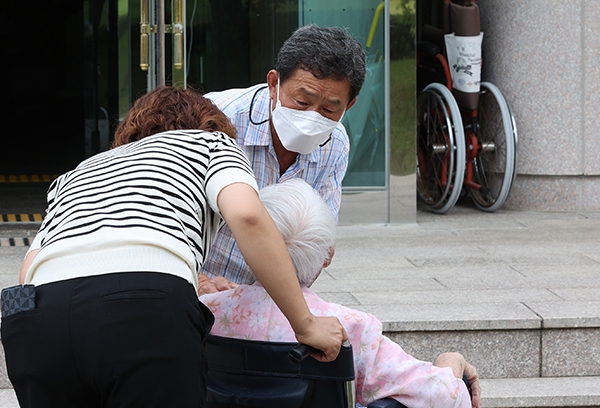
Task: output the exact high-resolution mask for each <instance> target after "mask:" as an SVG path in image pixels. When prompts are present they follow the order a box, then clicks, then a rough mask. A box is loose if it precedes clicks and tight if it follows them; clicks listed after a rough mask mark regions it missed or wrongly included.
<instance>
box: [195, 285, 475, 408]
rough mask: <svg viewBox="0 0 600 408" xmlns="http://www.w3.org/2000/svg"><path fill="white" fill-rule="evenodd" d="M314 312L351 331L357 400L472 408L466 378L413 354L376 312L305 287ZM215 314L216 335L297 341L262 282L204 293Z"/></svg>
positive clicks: (416, 407)
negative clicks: (395, 339)
mask: <svg viewBox="0 0 600 408" xmlns="http://www.w3.org/2000/svg"><path fill="white" fill-rule="evenodd" d="M302 291H303V293H304V297H305V299H306V302H307V304H308V306H309V308H310V310H311V311H312V313H313V314H314V315H317V316H336V317H338V318H339V320H340V322H341V323H342V325H343V326H344V328H345V329H346V332H347V333H348V337H349V339H350V342H351V343H352V349H353V352H354V367H355V370H356V381H355V383H356V399H357V401H358V402H359V403H360V404H363V405H368V404H369V403H371V402H373V401H375V400H377V399H381V398H386V397H391V398H394V399H396V400H397V401H399V402H400V403H402V404H404V405H406V406H407V407H409V408H470V407H471V400H470V397H469V393H468V391H467V388H466V386H465V384H464V382H463V381H462V380H461V379H458V378H456V377H454V375H453V373H452V370H451V369H450V368H449V367H444V368H440V367H436V366H434V365H433V364H432V363H429V362H425V361H420V360H417V359H415V358H414V357H412V356H410V355H409V354H407V353H406V352H405V351H404V350H403V349H402V347H400V346H399V345H398V344H396V343H394V342H393V341H391V340H390V339H388V338H387V337H385V336H384V335H383V334H382V324H381V322H380V321H379V320H378V319H377V318H375V317H374V316H373V315H371V314H368V313H364V312H360V311H357V310H354V309H350V308H348V307H345V306H342V305H338V304H335V303H329V302H326V301H325V300H323V299H321V298H320V297H319V296H317V295H316V294H315V293H314V292H313V291H311V290H310V289H307V288H303V289H302ZM200 300H201V301H202V302H203V303H204V304H205V305H206V306H207V307H208V308H209V309H210V310H211V311H212V312H213V314H214V315H215V324H214V326H213V328H212V330H211V334H214V335H217V336H223V337H232V338H237V339H247V340H260V341H281V342H295V341H296V338H295V336H294V332H293V330H292V328H291V326H290V324H289V322H288V321H287V319H286V318H285V316H284V315H283V314H282V313H281V311H280V310H279V308H278V307H277V305H276V304H275V302H273V300H272V299H271V298H270V296H269V295H268V293H267V292H266V290H265V289H264V288H263V287H262V286H261V285H260V284H259V283H255V284H253V285H240V286H238V287H237V288H236V289H232V290H229V291H224V292H217V293H212V294H208V295H204V296H201V297H200Z"/></svg>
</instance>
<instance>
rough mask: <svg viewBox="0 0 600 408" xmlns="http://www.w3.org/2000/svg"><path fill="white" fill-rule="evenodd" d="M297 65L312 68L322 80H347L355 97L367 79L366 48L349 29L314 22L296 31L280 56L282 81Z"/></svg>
mask: <svg viewBox="0 0 600 408" xmlns="http://www.w3.org/2000/svg"><path fill="white" fill-rule="evenodd" d="M296 68H301V69H304V70H306V71H309V72H310V73H311V74H313V75H314V76H315V77H317V78H319V79H323V78H334V79H336V80H345V79H347V80H348V81H349V82H350V100H352V99H354V97H355V96H357V95H358V93H359V92H360V88H362V86H363V83H364V82H365V73H366V62H365V51H364V50H363V47H362V45H360V43H359V42H358V41H356V40H355V39H354V37H352V36H351V35H350V34H349V33H348V32H347V31H346V30H343V29H341V28H339V27H318V26H316V25H314V24H310V25H306V26H303V27H300V28H298V29H297V30H296V31H294V33H293V34H292V35H291V36H290V37H289V38H288V39H287V40H286V41H285V42H284V43H283V46H282V47H281V49H280V50H279V54H278V55H277V64H276V65H275V69H276V70H277V72H279V75H280V76H281V83H283V82H284V81H285V80H286V79H288V78H289V77H290V76H291V75H292V73H293V72H294V71H295V70H296Z"/></svg>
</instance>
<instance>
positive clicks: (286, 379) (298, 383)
mask: <svg viewBox="0 0 600 408" xmlns="http://www.w3.org/2000/svg"><path fill="white" fill-rule="evenodd" d="M298 346H299V345H298V343H282V342H264V341H253V340H240V339H232V338H225V337H220V336H213V335H208V336H207V340H206V345H205V351H206V358H207V362H208V373H207V400H206V407H207V408H233V407H261V408H281V407H285V408H325V407H327V408H354V407H355V406H356V402H355V398H354V386H353V380H354V358H353V356H352V346H350V345H348V346H343V347H342V349H341V351H340V354H339V356H338V358H337V359H336V360H335V361H334V362H331V363H321V362H319V361H317V360H315V359H313V358H306V359H304V358H303V356H300V357H296V358H295V359H293V358H292V357H293V356H294V355H293V354H292V353H293V352H294V351H297V350H298ZM300 346H302V345H300ZM308 354H309V353H305V354H304V355H308ZM367 408H406V407H405V406H404V405H402V404H400V403H399V402H398V401H396V400H393V399H391V398H385V399H381V400H378V401H374V402H372V403H371V404H369V405H368V407H367Z"/></svg>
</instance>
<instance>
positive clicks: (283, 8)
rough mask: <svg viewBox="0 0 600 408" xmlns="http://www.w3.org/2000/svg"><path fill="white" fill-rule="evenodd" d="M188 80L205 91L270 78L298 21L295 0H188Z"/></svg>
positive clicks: (244, 84)
mask: <svg viewBox="0 0 600 408" xmlns="http://www.w3.org/2000/svg"><path fill="white" fill-rule="evenodd" d="M185 7H186V10H187V15H188V18H187V24H188V28H187V46H186V49H187V54H188V62H187V65H188V73H187V79H188V84H189V85H190V86H193V87H195V88H199V89H202V90H204V91H206V92H210V91H215V90H223V89H228V88H237V87H248V86H251V85H254V84H257V83H261V82H266V75H267V72H268V71H269V70H270V69H272V68H273V67H274V66H275V59H276V58H277V52H278V51H279V48H280V47H281V45H282V44H283V41H285V39H286V38H287V37H288V36H289V35H290V33H291V32H292V31H293V30H294V29H295V28H296V27H297V26H298V7H297V5H296V2H295V1H294V2H281V1H275V0H253V1H247V0H186V4H185Z"/></svg>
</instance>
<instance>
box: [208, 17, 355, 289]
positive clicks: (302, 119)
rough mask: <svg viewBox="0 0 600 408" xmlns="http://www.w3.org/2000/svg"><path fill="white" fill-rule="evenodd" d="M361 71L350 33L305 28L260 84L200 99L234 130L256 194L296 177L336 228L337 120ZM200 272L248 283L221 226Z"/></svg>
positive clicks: (341, 131)
mask: <svg viewBox="0 0 600 408" xmlns="http://www.w3.org/2000/svg"><path fill="white" fill-rule="evenodd" d="M365 72H366V64H365V53H364V50H363V48H362V46H361V45H360V43H358V41H356V40H355V39H354V38H353V37H352V36H351V35H350V34H348V33H347V32H346V31H345V30H343V29H341V28H337V27H328V28H322V27H317V26H316V25H308V26H304V27H301V28H299V29H297V30H296V31H295V32H294V33H293V34H292V36H291V37H290V38H288V39H287V40H286V41H285V42H284V44H283V46H282V47H281V49H280V51H279V54H278V56H277V63H276V65H275V69H272V70H270V71H269V72H268V73H267V83H266V84H259V85H255V86H252V87H250V88H246V89H230V90H226V91H222V92H211V93H208V94H207V95H206V97H207V98H209V99H211V100H213V101H214V102H215V103H216V104H217V106H219V108H220V109H221V110H222V111H223V112H224V113H225V114H226V115H227V117H228V118H229V119H230V120H231V122H232V123H233V124H234V126H235V127H236V129H237V132H238V138H237V143H238V145H239V146H240V147H241V148H242V150H243V151H244V153H246V155H247V156H248V158H249V159H250V163H251V165H252V169H253V170H254V174H255V175H256V181H257V183H258V187H259V188H263V187H264V186H267V185H271V184H275V183H278V182H281V181H285V180H289V179H291V178H296V177H297V178H301V179H303V180H305V181H306V182H307V183H308V184H309V185H311V186H312V187H313V188H314V189H315V190H317V191H318V192H319V194H320V195H321V197H322V198H323V200H325V202H326V203H327V205H328V206H329V209H330V211H331V213H332V215H333V217H334V219H335V220H336V222H337V217H338V212H339V207H340V202H341V192H342V179H343V178H344V176H345V174H346V169H347V167H348V153H349V150H350V142H349V140H348V135H347V133H346V130H345V128H344V126H343V125H342V124H341V123H340V121H341V119H342V117H343V115H344V114H345V112H346V111H347V110H348V109H350V108H351V107H352V105H354V103H355V102H356V98H357V96H358V93H359V92H360V89H361V87H362V85H363V82H364V79H365ZM331 255H333V248H331ZM328 259H330V257H329V258H328ZM203 272H204V273H205V274H206V275H207V276H208V277H209V278H214V277H216V276H222V277H224V278H227V279H228V280H230V281H233V282H236V283H252V282H254V280H255V278H254V276H253V274H252V272H251V271H250V269H249V268H248V266H247V265H246V263H245V262H244V259H243V257H242V256H241V254H240V252H239V250H238V247H237V245H236V243H235V240H234V239H233V237H232V234H231V231H229V229H228V228H227V226H225V227H223V228H222V229H221V231H220V232H219V234H218V236H217V238H216V240H215V244H214V246H213V248H212V249H211V253H210V254H209V257H208V260H207V261H206V264H205V265H204V268H203ZM200 278H201V279H204V277H202V276H201V277H200ZM221 282H223V280H221ZM224 287H225V288H226V287H227V286H226V285H225V286H224Z"/></svg>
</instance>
